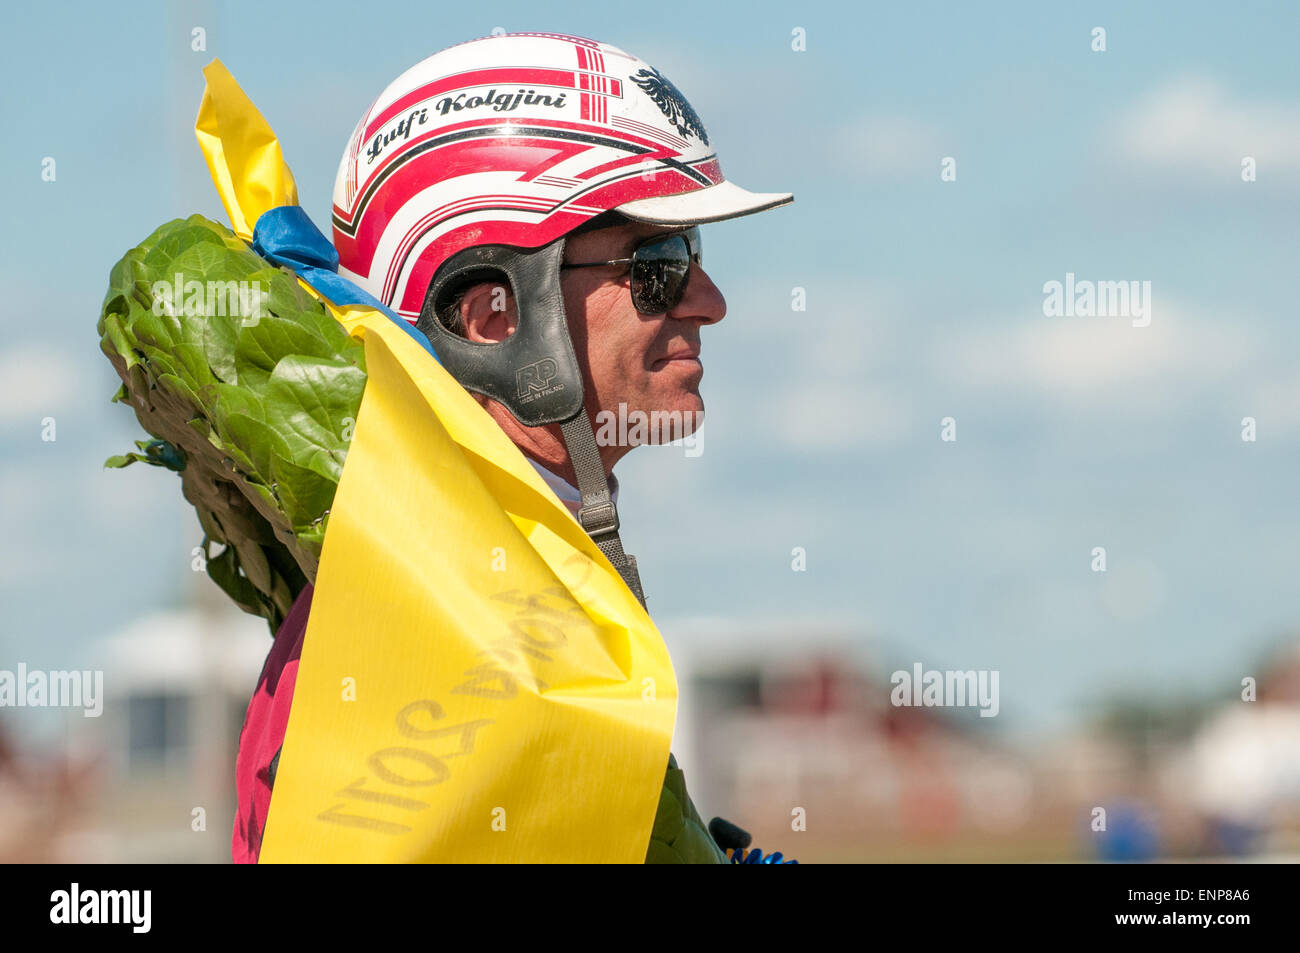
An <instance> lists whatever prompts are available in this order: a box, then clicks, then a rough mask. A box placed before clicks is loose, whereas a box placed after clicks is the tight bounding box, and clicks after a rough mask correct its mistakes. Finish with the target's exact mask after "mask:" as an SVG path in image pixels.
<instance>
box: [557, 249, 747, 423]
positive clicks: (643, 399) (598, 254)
mask: <svg viewBox="0 0 1300 953" xmlns="http://www.w3.org/2000/svg"><path fill="white" fill-rule="evenodd" d="M680 231H682V228H681V227H680V226H671V227H670V226H660V225H642V224H627V225H619V226H615V227H612V228H604V229H599V230H597V231H591V232H586V233H584V234H581V235H577V236H572V237H570V238H569V239H568V240H567V241H566V243H565V249H564V261H565V262H566V263H575V264H576V263H584V262H595V261H607V260H609V259H613V258H628V257H631V255H632V251H633V249H634V248H635V247H636V245H638V244H640V243H641V242H642V241H644V240H646V239H648V238H652V237H654V236H656V235H666V234H672V233H673V232H680ZM562 275H563V278H562V287H563V291H564V307H565V311H566V313H567V314H568V318H569V333H570V336H571V338H572V339H573V348H574V351H575V352H576V354H577V357H578V363H579V365H580V366H581V368H582V372H583V378H584V381H585V382H586V384H587V387H586V390H587V393H586V405H587V413H588V414H589V415H591V417H592V420H593V422H596V421H597V415H598V414H599V412H600V411H602V410H603V411H608V412H610V413H612V414H615V415H617V414H618V413H619V404H620V403H621V404H625V405H626V410H627V412H628V413H629V414H630V413H631V412H633V411H639V412H641V413H643V414H645V415H647V417H649V416H650V415H651V414H652V413H653V412H655V411H658V412H668V413H669V414H670V415H671V416H670V417H668V418H651V419H652V420H654V419H664V420H670V421H672V423H673V426H674V427H676V426H677V424H678V421H680V423H681V426H682V428H683V429H682V431H681V432H673V433H671V434H669V435H668V436H667V439H675V438H676V437H679V436H688V435H689V434H690V433H691V432H692V431H693V430H694V428H695V425H696V423H697V422H698V420H699V417H700V415H702V414H703V411H704V401H703V400H702V399H701V398H700V390H699V388H700V379H701V378H702V377H703V376H704V368H703V366H702V365H701V363H700V328H701V327H703V326H704V325H706V324H715V323H717V322H718V321H721V320H722V318H723V317H724V316H725V315H726V313H727V303H726V301H725V299H724V298H723V296H722V292H721V291H719V290H718V287H717V285H715V284H714V283H713V281H712V280H711V279H710V278H709V276H708V274H707V273H706V272H705V271H704V269H703V268H702V267H700V266H699V265H696V264H692V265H691V271H690V276H689V277H688V279H687V282H686V293H685V294H684V295H683V297H682V300H681V301H680V302H678V304H677V305H676V306H675V307H673V308H672V309H671V310H670V311H668V312H667V313H666V314H641V313H639V312H638V311H637V310H636V308H635V307H634V306H633V304H632V296H631V292H630V288H629V284H630V282H631V271H630V269H629V268H628V266H627V265H610V266H608V267H605V268H574V269H566V270H564V271H563V272H562ZM630 419H632V420H634V419H635V418H630ZM654 436H655V434H654V433H653V428H652V432H651V434H650V437H651V439H653V438H654Z"/></svg>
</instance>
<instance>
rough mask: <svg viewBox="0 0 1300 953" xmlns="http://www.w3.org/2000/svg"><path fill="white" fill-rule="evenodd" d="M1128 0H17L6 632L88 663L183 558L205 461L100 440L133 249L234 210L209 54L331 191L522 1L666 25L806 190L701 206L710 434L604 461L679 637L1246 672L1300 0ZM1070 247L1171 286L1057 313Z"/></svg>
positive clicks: (1040, 700) (1016, 693)
mask: <svg viewBox="0 0 1300 953" xmlns="http://www.w3.org/2000/svg"><path fill="white" fill-rule="evenodd" d="M1130 6H1131V5H1127V4H1075V5H1071V6H1070V7H1069V8H1067V9H1056V8H1047V7H1046V6H1045V5H1040V4H1028V3H1026V4H1008V5H997V6H993V5H987V6H976V5H964V4H963V5H958V4H908V5H890V6H880V7H878V8H877V7H874V6H873V7H868V8H865V9H864V8H861V7H859V6H858V5H849V4H816V3H811V4H810V3H804V4H776V3H760V4H744V5H743V6H742V5H739V4H699V5H692V6H689V7H682V6H681V5H677V6H673V5H662V6H661V7H652V6H647V5H645V4H637V5H610V6H608V7H607V8H606V9H605V10H604V11H603V12H593V11H591V10H590V9H588V8H587V7H586V6H583V5H575V4H566V3H552V4H548V5H546V7H545V9H544V10H542V9H541V8H539V7H538V6H537V5H536V4H522V3H510V2H499V3H496V4H493V5H491V6H490V7H487V8H480V10H482V12H480V10H472V9H470V8H468V7H451V6H448V5H436V6H433V5H427V4H414V3H397V4H383V3H375V4H370V5H366V6H365V7H364V8H360V9H359V8H357V7H355V6H353V5H342V4H333V3H313V4H276V5H271V4H263V3H221V4H217V3H208V4H203V3H196V4H185V5H181V4H174V5H167V6H165V5H163V4H150V3H141V4H133V5H131V6H130V7H129V13H128V12H127V10H124V9H123V8H120V7H112V6H105V5H98V4H95V5H92V4H81V5H77V4H74V5H68V6H60V7H53V6H40V5H25V6H23V7H20V8H17V9H6V11H5V13H4V14H3V16H4V17H5V19H6V21H7V22H6V29H5V31H4V32H5V35H6V37H8V38H9V41H10V42H9V44H7V46H8V49H7V52H6V56H5V57H4V59H3V62H0V74H3V80H4V88H5V89H6V90H8V91H9V93H8V94H7V95H6V97H5V99H4V101H3V106H2V107H0V108H3V111H4V120H5V127H6V128H7V129H9V130H10V135H9V136H7V137H6V142H5V145H4V146H3V149H2V150H0V188H3V190H4V198H5V208H6V209H7V210H8V213H9V220H8V222H7V226H8V227H7V228H6V229H5V253H4V255H3V257H2V258H0V276H2V277H3V280H4V285H5V287H6V289H7V292H8V293H7V294H6V295H5V298H4V302H3V305H0V316H2V317H0V320H2V321H3V328H4V336H3V340H2V343H0V370H2V371H3V373H2V374H0V447H2V448H3V458H2V460H0V491H2V492H0V498H2V499H3V501H4V510H3V513H4V516H3V534H0V598H3V600H4V602H5V604H6V606H7V608H8V612H7V613H6V616H5V623H4V628H5V631H4V637H5V638H4V643H3V645H4V650H3V659H4V660H7V661H0V667H9V666H8V663H9V662H15V661H17V660H19V659H21V660H25V661H27V662H28V663H29V664H30V665H33V666H57V667H74V666H76V665H77V664H78V659H80V658H81V657H82V655H83V654H84V653H85V652H86V651H87V647H88V646H89V645H90V644H91V643H92V642H93V641H94V640H95V639H97V638H99V637H100V636H102V635H104V634H106V633H109V632H111V631H114V630H115V629H117V628H119V627H120V626H122V625H123V624H125V623H126V622H128V621H129V620H130V619H132V618H134V617H135V616H137V615H139V614H141V613H143V612H145V611H148V610H149V609H151V608H154V607H158V606H163V605H169V604H174V603H177V602H179V601H182V600H183V599H184V598H185V597H186V595H187V593H188V592H189V587H191V586H192V585H193V584H194V579H193V577H192V574H191V573H190V572H189V569H188V561H189V551H190V549H191V547H192V546H193V545H195V544H196V543H197V541H198V539H199V530H198V527H197V523H196V521H195V520H194V518H193V516H192V514H191V513H190V512H189V511H188V510H187V508H186V507H185V505H184V503H183V501H182V500H181V496H180V486H179V481H177V480H176V479H175V477H174V476H173V475H171V474H169V473H164V472H161V471H154V470H144V469H143V468H140V467H135V468H132V469H129V470H126V471H121V472H118V471H107V472H105V471H102V470H100V464H101V463H102V461H103V459H104V458H105V457H107V456H109V455H110V454H114V453H120V452H123V451H124V450H125V449H128V448H129V447H130V442H131V441H132V440H133V439H136V438H138V437H140V436H142V434H141V433H140V432H139V428H138V425H137V424H136V423H135V421H134V419H133V416H132V415H131V414H130V412H129V411H128V410H127V409H126V408H124V407H121V406H117V405H111V404H109V403H108V398H109V396H110V395H111V394H112V393H113V391H114V389H115V387H116V384H117V381H116V378H115V376H114V374H113V372H112V370H111V368H110V367H109V365H108V362H107V361H106V360H105V359H104V358H103V356H102V355H101V354H100V353H99V351H98V343H97V339H96V336H95V332H94V325H95V320H96V317H97V314H98V309H99V305H100V301H101V299H102V295H103V292H104V289H105V287H106V282H107V276H108V271H109V269H110V268H111V266H112V265H113V263H114V262H116V261H117V259H118V258H119V257H120V256H121V255H122V253H123V252H125V251H126V250H127V249H128V248H130V247H131V246H132V245H134V244H135V243H136V242H138V241H139V240H140V239H142V238H143V237H144V236H145V235H147V234H148V233H149V232H150V231H152V230H153V229H154V228H155V227H156V226H157V225H158V224H160V223H161V222H163V221H165V220H166V219H169V218H172V217H177V216H183V215H188V214H190V213H192V212H201V213H203V214H206V215H208V216H210V217H213V218H217V219H219V220H224V216H223V213H222V211H221V208H220V205H219V203H218V201H217V199H216V194H215V192H214V190H213V189H212V187H211V184H210V182H209V180H208V176H207V171H206V168H205V167H204V165H203V162H202V157H201V155H200V152H199V150H198V147H197V145H196V144H195V141H194V137H193V131H192V130H193V120H194V115H195V113H196V112H197V108H198V103H199V99H200V96H201V93H202V87H203V80H202V76H201V73H200V70H201V68H202V66H203V65H204V64H206V63H207V62H208V61H209V60H210V59H211V58H212V57H214V56H217V57H220V58H221V59H222V60H223V61H224V62H225V63H226V65H227V66H228V67H229V68H230V69H231V71H232V72H233V73H234V75H235V76H236V78H237V79H238V80H239V82H240V83H241V85H242V86H243V87H244V89H245V90H246V91H247V92H248V94H249V95H250V96H251V97H252V99H253V101H254V102H255V103H257V105H258V106H259V108H260V109H261V110H262V112H263V113H264V115H266V117H267V118H268V120H269V121H270V122H271V124H272V126H273V127H274V128H275V129H276V130H277V132H278V134H279V136H280V139H281V142H282V144H283V146H284V149H285V152H286V155H287V158H288V160H289V163H290V165H291V166H292V168H293V170H294V173H295V175H296V177H297V180H298V184H299V189H300V194H301V196H302V201H303V204H304V206H305V207H306V208H307V210H308V211H309V212H310V213H311V214H312V216H313V218H315V219H316V221H317V222H318V224H322V225H323V224H325V223H326V222H327V221H328V219H327V210H328V203H329V197H330V190H331V186H332V182H333V177H334V172H335V169H336V167H337V163H338V158H339V155H340V154H341V152H342V150H343V148H344V145H345V143H346V139H347V137H348V134H349V133H350V132H351V129H352V126H353V124H354V123H355V121H356V119H357V117H358V116H359V115H360V113H361V112H362V111H363V110H364V109H365V107H366V106H367V105H368V104H369V103H370V101H371V100H372V99H373V98H374V97H375V96H376V95H377V94H378V93H379V92H380V91H381V90H382V89H383V88H384V86H385V85H387V83H388V82H389V81H390V80H391V79H393V78H394V77H395V76H397V75H398V74H399V73H400V72H402V71H403V70H405V69H406V68H407V67H409V66H411V65H412V64H414V63H415V62H417V61H418V60H420V59H422V58H423V57H425V56H427V55H429V54H431V53H433V52H435V51H437V50H438V49H441V48H442V47H445V46H448V45H451V44H452V43H456V42H460V41H462V40H466V39H470V38H472V37H475V36H481V35H484V34H487V33H489V32H491V30H492V29H493V27H497V26H500V27H504V28H506V29H508V30H550V31H558V32H573V33H579V34H583V35H588V36H594V37H597V38H599V39H602V40H605V41H607V42H610V43H613V44H615V45H618V46H621V47H623V48H624V49H626V50H628V51H629V52H632V53H635V54H636V55H638V56H641V57H643V58H644V59H646V60H648V61H650V62H651V63H653V64H655V65H656V66H657V67H658V68H660V69H661V70H662V71H663V72H664V73H665V74H666V75H668V76H669V77H670V78H671V79H672V80H673V82H674V83H675V84H676V85H677V86H678V87H679V88H681V89H682V91H683V92H684V93H685V94H686V95H687V96H688V97H689V98H690V99H691V101H692V103H693V105H694V106H695V108H696V109H697V111H698V112H699V113H700V115H701V116H702V117H703V119H704V121H705V123H706V124H707V126H708V128H709V132H710V136H711V138H712V139H713V141H714V142H715V144H716V145H717V147H718V152H719V156H720V157H721V161H722V166H723V169H724V171H725V173H726V174H727V176H728V177H729V178H731V179H732V180H734V181H736V182H738V183H739V184H741V185H743V186H745V187H747V188H751V189H755V190H758V191H792V192H794V193H795V197H796V201H795V204H794V205H793V206H791V207H788V208H784V209H780V210H776V211H773V212H770V213H765V214H763V215H759V216H755V217H751V218H746V219H740V220H737V221H733V222H728V223H723V224H720V225H715V226H710V227H708V228H707V229H706V239H705V241H706V247H707V255H708V266H709V270H710V274H711V275H712V277H713V278H714V280H715V281H716V282H717V283H718V284H719V286H720V287H721V288H722V289H723V291H724V293H725V294H726V295H727V298H728V307H729V312H728V317H727V319H726V320H725V321H723V322H722V323H721V324H720V325H718V326H717V327H715V328H711V329H709V331H708V332H706V333H705V335H704V339H703V340H704V355H703V356H704V363H705V368H706V373H705V379H704V387H703V393H704V397H705V400H706V402H707V404H708V412H709V420H708V423H707V424H706V426H705V429H704V431H703V440H704V447H705V452H704V453H703V454H702V455H701V456H699V457H697V458H687V457H685V456H684V455H683V453H682V452H681V450H680V449H678V448H660V449H647V450H641V451H638V452H637V453H635V454H632V455H631V456H630V457H629V458H628V459H627V460H626V461H625V462H624V463H623V464H621V465H620V467H619V471H618V474H619V477H620V481H621V483H622V485H623V486H624V491H623V494H622V498H621V499H622V506H621V508H620V509H621V515H622V519H623V523H624V526H625V530H624V533H625V535H624V538H625V542H626V544H627V546H628V548H629V549H630V551H632V552H634V553H636V554H637V556H638V559H639V561H640V563H641V567H642V575H643V579H644V581H645V584H646V587H647V592H648V594H649V597H650V600H651V605H652V607H653V609H654V610H655V616H656V619H657V620H658V621H659V623H660V627H661V629H663V631H664V632H665V636H666V637H667V638H668V639H669V642H670V644H672V645H673V646H674V649H675V650H680V651H681V652H682V654H683V655H684V656H685V655H688V654H690V652H691V651H692V648H693V647H692V646H687V645H682V644H681V643H680V637H679V636H675V635H674V632H675V631H687V627H686V623H687V622H690V623H691V626H690V628H689V631H690V632H692V633H700V632H703V633H704V634H703V635H700V634H693V635H692V636H691V637H692V638H693V639H694V638H700V639H712V640H714V641H715V643H716V646H717V647H728V646H736V647H737V648H736V649H735V651H739V650H740V649H739V647H740V646H742V645H743V644H744V643H745V642H746V641H747V640H746V637H745V633H746V632H747V631H749V630H750V629H753V628H757V627H759V626H769V625H771V624H773V622H774V621H775V622H777V623H778V624H782V625H784V624H786V623H788V625H789V629H790V632H791V636H792V639H793V638H794V637H795V636H796V635H798V634H799V633H801V632H803V631H815V630H817V629H818V628H819V627H822V626H838V627H840V628H842V629H845V630H847V631H850V632H852V633H855V635H854V638H856V639H857V640H859V641H860V642H861V643H862V644H863V645H864V646H874V647H875V651H876V653H877V656H878V657H881V658H883V659H885V660H887V661H888V663H889V664H890V665H891V666H892V665H893V664H894V663H895V662H896V663H897V664H898V665H899V666H900V667H907V666H910V664H911V663H912V662H913V661H921V662H923V663H924V664H926V665H928V666H931V667H950V668H995V669H998V670H1000V671H1001V673H1002V682H1001V684H1002V693H1003V703H1002V707H1003V712H1004V715H1003V717H1000V718H999V719H995V720H996V721H998V722H999V723H1000V724H999V728H1007V729H1010V730H1013V731H1028V730H1032V729H1046V728H1050V727H1056V726H1061V725H1064V724H1067V723H1068V722H1070V721H1071V720H1072V719H1075V718H1077V717H1079V715H1080V714H1081V713H1082V712H1083V711H1085V707H1086V706H1087V705H1088V704H1090V703H1092V702H1095V701H1096V700H1097V699H1099V698H1102V697H1104V696H1106V695H1108V694H1111V693H1115V692H1121V691H1123V692H1131V693H1136V694H1139V695H1141V696H1142V697H1144V698H1147V699H1148V700H1150V699H1153V698H1160V697H1166V696H1173V695H1177V694H1179V693H1186V692H1207V691H1217V692H1224V691H1231V690H1232V688H1233V686H1235V685H1236V684H1237V683H1238V681H1239V679H1240V678H1241V677H1242V676H1243V675H1246V674H1254V673H1255V667H1256V666H1257V663H1258V660H1259V658H1260V654H1261V653H1262V652H1265V651H1267V650H1268V648H1269V647H1270V646H1272V645H1274V644H1276V643H1277V641H1278V640H1279V639H1280V638H1282V637H1284V636H1285V635H1286V634H1287V633H1288V632H1294V629H1295V626H1296V623H1297V622H1298V621H1300V595H1298V594H1297V587H1296V585H1295V580H1296V579H1297V578H1298V577H1300V553H1298V547H1297V543H1296V532H1295V527H1296V525H1297V518H1298V517H1300V498H1298V497H1297V494H1296V492H1295V485H1296V467H1297V462H1300V453H1298V452H1297V451H1300V376H1298V375H1297V371H1296V367H1295V364H1296V361H1295V355H1296V354H1297V353H1300V347H1298V345H1300V335H1298V333H1297V330H1296V322H1295V317H1294V299H1295V295H1294V291H1293V282H1294V277H1293V276H1294V275H1295V265H1294V263H1295V261H1296V260H1297V251H1298V248H1297V245H1298V244H1300V242H1298V241H1297V230H1296V224H1295V223H1296V222H1297V220H1300V214H1298V213H1300V73H1298V72H1297V70H1296V68H1295V56H1294V51H1293V49H1292V48H1291V47H1292V38H1293V37H1294V36H1295V35H1296V34H1297V32H1298V31H1297V26H1298V25H1300V24H1298V23H1297V21H1298V20H1300V14H1297V12H1296V8H1295V7H1293V6H1291V5H1287V4H1258V3H1248V4H1242V5H1234V6H1233V7H1232V8H1222V7H1220V8H1213V7H1211V6H1210V5H1208V4H1196V3H1190V4H1183V3H1180V4H1176V5H1174V4H1165V5H1154V4H1153V5H1143V8H1142V9H1140V10H1133V9H1130ZM194 26H202V27H204V29H205V30H206V31H207V50H206V52H202V53H195V52H192V51H191V50H190V31H191V29H192V28H193V27H194ZM1096 26H1102V27H1105V28H1106V30H1107V46H1108V49H1107V51H1106V52H1104V53H1094V52H1092V51H1091V50H1090V31H1091V30H1092V28H1093V27H1096ZM795 27H802V28H803V29H804V30H805V31H806V35H807V49H806V51H803V52H795V51H793V50H792V49H791V31H792V29H794V28H795ZM45 156H53V157H54V158H55V160H56V162H57V180H56V181H55V182H53V183H46V182H42V181H41V177H40V171H41V161H42V158H43V157H45ZM945 156H952V157H954V158H955V159H956V160H957V180H956V181H954V182H942V181H940V177H939V165H940V161H941V159H942V158H943V157H945ZM1243 156H1253V157H1255V158H1256V160H1257V163H1258V170H1259V171H1258V180H1257V181H1255V182H1252V183H1244V182H1242V181H1241V177H1240V172H1239V170H1240V161H1241V157H1243ZM1067 272H1073V273H1075V274H1076V275H1078V276H1079V277H1080V278H1090V279H1095V280H1146V281H1150V282H1151V283H1152V288H1153V292H1152V295H1153V307H1152V323H1151V326H1150V327H1147V328H1133V327H1131V325H1130V324H1129V322H1128V321H1127V320H1126V319H1122V318H1083V317H1075V318H1048V317H1044V316H1043V313H1042V307H1041V305H1042V298H1043V293H1042V287H1043V284H1044V282H1047V281H1051V280H1063V279H1064V276H1065V274H1066V273H1067ZM795 287H801V288H804V289H806V292H807V301H808V309H807V310H806V311H804V312H794V311H792V310H791V307H790V301H791V289H793V288H795ZM45 416H54V417H55V418H56V420H57V426H58V431H57V433H58V439H57V440H56V441H55V442H54V443H46V442H42V441H41V440H40V436H39V434H40V420H41V419H42V418H43V417H45ZM947 416H952V417H955V418H956V419H957V422H958V423H957V426H958V439H957V441H956V442H954V443H944V442H941V441H940V440H939V429H940V424H939V422H940V420H941V419H942V418H943V417H947ZM1244 416H1254V417H1256V418H1257V420H1258V427H1259V439H1258V441H1257V442H1255V443H1243V442H1242V441H1241V439H1240V436H1239V433H1240V421H1241V418H1242V417H1244ZM795 546H803V547H805V548H806V549H807V552H808V569H807V571H806V572H803V573H795V572H792V571H791V569H790V560H791V556H790V553H791V549H792V548H793V547H795ZM1094 546H1105V547H1106V548H1107V552H1108V561H1109V571H1108V572H1107V573H1106V574H1104V575H1102V574H1096V573H1093V572H1091V571H1090V568H1089V563H1090V558H1091V557H1090V553H1091V550H1092V548H1093V547H1094ZM232 611H233V610H232ZM702 620H704V624H701V623H702ZM707 620H712V621H707ZM250 687H251V686H250Z"/></svg>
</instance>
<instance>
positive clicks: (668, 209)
mask: <svg viewBox="0 0 1300 953" xmlns="http://www.w3.org/2000/svg"><path fill="white" fill-rule="evenodd" d="M793 201H794V195H793V194H792V193H790V192H750V191H749V190H748V189H742V188H741V187H740V186H738V185H735V184H733V183H731V182H725V181H724V182H719V183H718V184H717V185H710V186H707V187H705V188H702V189H696V190H695V191H694V192H682V193H679V194H678V195H657V196H655V197H654V198H649V199H637V200H636V201H634V202H624V203H623V204H622V205H620V206H618V207H617V208H616V209H614V211H616V212H618V213H619V214H620V215H623V216H625V217H627V218H630V219H632V221H634V222H645V223H647V224H650V225H703V224H705V223H706V222H722V221H726V220H727V219H729V218H739V217H740V216H741V215H752V214H753V213H754V212H764V211H766V210H767V209H770V208H779V207H780V206H782V205H789V204H790V203H791V202H793Z"/></svg>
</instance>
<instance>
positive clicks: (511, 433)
mask: <svg viewBox="0 0 1300 953" xmlns="http://www.w3.org/2000/svg"><path fill="white" fill-rule="evenodd" d="M484 408H485V409H486V410H487V412H488V414H489V415H490V416H491V417H492V419H493V420H494V421H496V424H497V426H498V427H500V428H501V429H502V431H504V432H505V435H506V436H507V437H509V438H510V440H511V441H512V442H513V443H514V445H515V446H517V447H518V448H519V449H520V450H521V451H522V452H523V454H524V456H526V457H528V458H529V459H531V460H535V461H536V462H537V463H539V464H541V465H542V466H544V467H545V468H546V469H548V470H550V471H551V472H552V473H554V474H555V475H556V476H558V477H560V478H561V479H563V480H564V481H565V482H566V483H568V484H570V485H571V486H575V487H576V486H577V485H578V476H577V474H576V473H575V472H574V470H573V464H572V463H571V462H570V461H569V450H568V448H567V447H566V446H565V445H564V435H563V434H562V433H561V431H560V425H559V424H547V425H545V426H542V427H525V426H524V425H523V424H521V423H520V422H519V421H518V420H516V419H515V418H514V415H513V414H511V413H510V411H508V410H506V409H505V408H504V407H502V406H501V405H500V404H498V403H497V402H496V401H493V400H486V401H485V402H484ZM597 449H598V450H599V452H600V462H601V464H602V465H603V466H604V468H605V478H606V479H610V478H611V477H612V476H613V473H614V464H615V463H617V462H618V461H619V460H620V459H621V458H622V456H623V454H625V453H627V451H628V450H629V449H630V448H629V447H616V446H615V447H598V448H597Z"/></svg>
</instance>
